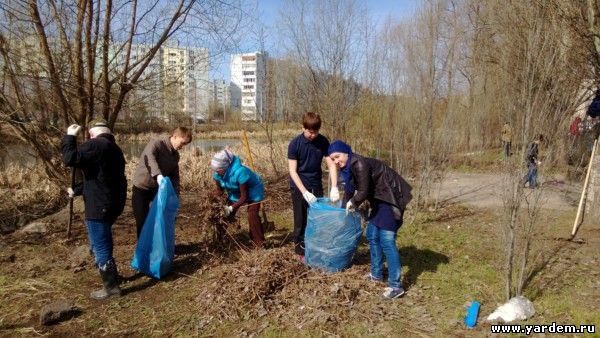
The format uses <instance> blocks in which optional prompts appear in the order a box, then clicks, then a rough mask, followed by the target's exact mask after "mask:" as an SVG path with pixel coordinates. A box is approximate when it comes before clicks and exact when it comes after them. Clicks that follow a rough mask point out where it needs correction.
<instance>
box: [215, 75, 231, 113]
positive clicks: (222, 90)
mask: <svg viewBox="0 0 600 338" xmlns="http://www.w3.org/2000/svg"><path fill="white" fill-rule="evenodd" d="M211 85H212V86H211V89H212V90H211V100H212V102H214V103H215V104H217V105H219V106H221V107H226V108H229V107H230V104H231V103H230V102H231V89H230V87H231V86H230V84H229V81H227V80H223V79H217V80H214V81H212V83H211Z"/></svg>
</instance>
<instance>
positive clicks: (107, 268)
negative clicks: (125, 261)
mask: <svg viewBox="0 0 600 338" xmlns="http://www.w3.org/2000/svg"><path fill="white" fill-rule="evenodd" d="M98 271H99V272H100V277H102V283H103V284H104V288H103V289H101V290H98V291H93V292H92V293H91V294H90V297H92V298H94V299H98V300H102V299H106V298H109V297H120V296H121V288H120V287H119V281H118V273H117V266H116V265H115V263H114V262H113V261H112V260H110V261H108V262H107V263H106V264H104V265H103V266H100V267H99V268H98Z"/></svg>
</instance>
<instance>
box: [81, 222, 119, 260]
mask: <svg viewBox="0 0 600 338" xmlns="http://www.w3.org/2000/svg"><path fill="white" fill-rule="evenodd" d="M85 222H86V224H87V228H88V238H89V240H90V244H91V245H92V251H94V256H95V258H96V265H98V268H100V269H102V268H103V267H104V266H106V263H108V262H110V261H114V260H113V240H112V232H111V229H112V223H108V222H104V221H101V220H95V219H86V220H85Z"/></svg>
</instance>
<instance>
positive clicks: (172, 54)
mask: <svg viewBox="0 0 600 338" xmlns="http://www.w3.org/2000/svg"><path fill="white" fill-rule="evenodd" d="M169 56H177V53H173V52H171V53H169Z"/></svg>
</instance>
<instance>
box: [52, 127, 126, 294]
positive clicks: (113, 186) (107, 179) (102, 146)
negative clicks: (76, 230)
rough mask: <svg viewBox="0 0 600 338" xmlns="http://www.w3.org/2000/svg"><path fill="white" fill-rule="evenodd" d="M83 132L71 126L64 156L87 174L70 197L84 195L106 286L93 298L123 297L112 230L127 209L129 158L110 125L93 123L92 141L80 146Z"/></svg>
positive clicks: (98, 261) (100, 268) (94, 248)
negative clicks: (79, 138) (114, 256)
mask: <svg viewBox="0 0 600 338" xmlns="http://www.w3.org/2000/svg"><path fill="white" fill-rule="evenodd" d="M80 131H81V126H78V125H76V124H73V125H71V126H69V128H68V129H67V135H65V136H64V137H63V140H62V155H63V161H64V163H65V165H66V166H69V167H75V168H79V169H81V171H82V172H83V183H82V185H79V186H77V187H75V189H73V190H70V191H69V195H70V196H73V195H79V194H81V193H83V200H84V204H85V222H86V224H87V230H88V237H89V240H90V244H91V247H92V251H93V252H94V256H95V260H96V266H97V267H98V271H99V272H100V277H101V278H102V282H103V284H104V288H103V289H101V290H98V291H94V292H92V293H91V297H92V298H94V299H105V298H108V297H110V296H120V295H121V289H120V288H119V283H118V272H117V265H116V263H115V260H114V258H113V239H112V232H111V231H112V230H111V229H112V225H113V223H114V222H115V220H116V219H117V217H119V215H121V212H122V211H123V207H124V206H125V198H126V194H127V180H126V178H125V158H124V156H123V152H122V151H121V148H119V146H118V145H117V144H116V143H115V137H114V136H113V135H112V134H111V131H110V129H109V128H108V124H107V123H106V121H104V120H93V121H92V122H90V124H89V134H90V139H89V140H87V141H86V142H84V143H83V144H81V145H80V146H77V134H78V133H79V132H80Z"/></svg>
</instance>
